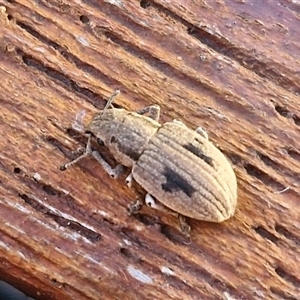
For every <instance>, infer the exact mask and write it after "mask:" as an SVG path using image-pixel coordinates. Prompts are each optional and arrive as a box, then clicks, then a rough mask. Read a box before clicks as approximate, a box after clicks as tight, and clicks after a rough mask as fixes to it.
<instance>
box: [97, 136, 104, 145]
mask: <svg viewBox="0 0 300 300" xmlns="http://www.w3.org/2000/svg"><path fill="white" fill-rule="evenodd" d="M97 144H98V145H100V146H104V142H103V141H102V140H101V139H100V138H97Z"/></svg>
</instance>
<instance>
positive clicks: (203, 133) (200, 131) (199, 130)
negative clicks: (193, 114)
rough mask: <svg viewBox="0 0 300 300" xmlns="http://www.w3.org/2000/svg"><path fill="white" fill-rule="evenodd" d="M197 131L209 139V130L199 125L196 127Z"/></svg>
mask: <svg viewBox="0 0 300 300" xmlns="http://www.w3.org/2000/svg"><path fill="white" fill-rule="evenodd" d="M196 132H197V133H199V134H200V135H202V136H203V137H204V138H205V139H207V140H208V134H207V132H206V131H205V130H204V129H203V128H202V127H198V128H197V129H196Z"/></svg>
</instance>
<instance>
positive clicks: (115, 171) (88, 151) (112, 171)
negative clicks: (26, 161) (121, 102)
mask: <svg viewBox="0 0 300 300" xmlns="http://www.w3.org/2000/svg"><path fill="white" fill-rule="evenodd" d="M91 139H92V135H91V134H89V137H88V141H87V144H86V147H85V151H84V153H83V154H82V155H80V156H79V157H77V158H76V159H74V160H72V161H70V162H69V163H67V164H65V165H62V166H61V167H60V170H61V171H64V170H66V169H68V168H70V167H71V166H73V165H74V164H76V163H78V162H79V161H80V160H82V159H83V158H85V157H87V156H89V155H91V156H93V157H94V158H95V159H96V160H97V161H98V162H99V164H100V165H101V166H102V167H103V169H104V170H105V171H106V172H107V173H108V174H109V175H110V176H111V177H113V178H117V177H118V176H120V175H122V174H123V173H124V172H125V170H126V168H125V167H124V166H122V165H117V166H116V167H115V168H112V167H111V166H110V165H109V164H108V163H107V162H106V161H105V160H104V158H103V157H102V156H101V155H100V154H99V152H98V151H93V150H92V148H91Z"/></svg>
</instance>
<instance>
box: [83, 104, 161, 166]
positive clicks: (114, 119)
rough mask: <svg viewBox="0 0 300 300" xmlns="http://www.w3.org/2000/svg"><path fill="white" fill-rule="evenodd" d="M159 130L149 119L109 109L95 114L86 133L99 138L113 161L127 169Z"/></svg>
mask: <svg viewBox="0 0 300 300" xmlns="http://www.w3.org/2000/svg"><path fill="white" fill-rule="evenodd" d="M159 127H160V124H159V123H158V122H156V121H154V120H152V119H151V118H148V117H146V116H142V115H139V114H137V113H134V112H129V111H127V110H125V109H117V108H112V109H107V110H105V111H104V112H102V111H101V112H99V113H97V114H96V115H95V117H94V118H93V120H92V121H91V122H90V124H89V125H88V127H87V129H86V131H88V132H91V133H92V134H93V135H94V136H95V137H96V138H99V139H101V140H102V141H103V143H104V145H105V146H106V147H107V148H108V149H109V150H110V152H111V154H112V155H113V156H114V158H115V159H116V161H118V162H119V163H120V164H122V165H124V166H127V167H130V166H132V165H133V164H134V163H135V162H136V161H137V160H138V159H139V157H140V155H141V154H142V153H143V151H144V148H145V146H146V145H147V144H148V142H149V140H150V139H151V137H152V136H153V135H154V134H155V133H156V132H157V130H158V128H159Z"/></svg>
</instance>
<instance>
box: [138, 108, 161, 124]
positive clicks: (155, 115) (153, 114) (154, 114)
mask: <svg viewBox="0 0 300 300" xmlns="http://www.w3.org/2000/svg"><path fill="white" fill-rule="evenodd" d="M135 112H136V113H137V114H139V115H144V114H147V113H149V117H150V118H151V119H153V120H155V121H158V119H159V116H160V107H159V106H158V105H151V106H146V107H144V108H142V109H139V110H137V111H135Z"/></svg>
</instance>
